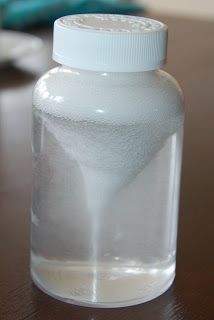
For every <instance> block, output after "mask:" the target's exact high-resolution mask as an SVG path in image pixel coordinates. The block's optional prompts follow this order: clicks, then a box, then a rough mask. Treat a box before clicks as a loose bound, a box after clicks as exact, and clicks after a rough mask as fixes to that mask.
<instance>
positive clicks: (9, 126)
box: [0, 17, 214, 320]
mask: <svg viewBox="0 0 214 320" xmlns="http://www.w3.org/2000/svg"><path fill="white" fill-rule="evenodd" d="M160 19H162V20H163V21H164V22H166V23H167V24H168V25H169V29H170V37H169V55H168V56H169V59H168V65H167V68H166V69H167V70H168V71H169V72H170V73H172V74H173V75H175V77H176V78H177V79H178V80H179V81H180V83H181V85H182V87H183V89H184V92H185V96H186V123H185V140H184V157H183V174H182V186H181V204H180V224H179V235H178V255H177V276H176V280H175V282H174V284H173V286H172V287H171V288H170V289H169V290H168V291H167V292H166V293H165V294H163V295H162V296H161V297H159V298H157V299H155V300H153V301H151V302H148V303H145V304H142V305H138V306H134V307H129V308H120V309H92V308H83V307H78V306H72V305H68V304H65V303H62V302H59V301H56V300H54V299H52V298H50V297H49V296H47V295H45V294H44V293H42V292H41V291H40V290H38V289H37V288H36V287H35V286H34V285H33V284H32V282H31V278H30V274H29V239H30V228H29V227H30V188H31V147H30V131H31V124H30V119H31V94H32V88H33V85H34V83H35V81H36V79H37V78H38V77H39V76H40V75H41V74H42V73H44V72H45V71H46V70H48V69H49V68H50V67H52V65H53V62H51V33H50V31H47V30H37V31H36V32H34V33H36V34H38V35H40V36H41V37H42V38H43V39H45V47H44V49H43V50H41V52H40V53H38V54H37V55H36V56H34V57H33V58H29V59H26V60H23V61H21V62H20V63H19V65H18V66H17V67H8V68H5V69H4V70H2V69H1V70H0V90H1V95H0V257H1V258H0V319H1V320H24V319H25V320H43V319H44V320H79V319H81V320H82V319H84V320H113V319H115V320H153V319H154V320H159V319H160V320H183V319H185V320H211V319H214V308H213V305H214V276H213V273H214V251H213V246H214V230H213V225H214V218H213V217H214V22H213V23H212V22H203V21H196V20H188V19H180V18H170V17H160Z"/></svg>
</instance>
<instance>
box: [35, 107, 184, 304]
mask: <svg viewBox="0 0 214 320" xmlns="http://www.w3.org/2000/svg"><path fill="white" fill-rule="evenodd" d="M34 114H35V117H34V143H33V146H34V149H33V165H34V186H33V204H32V260H31V270H32V276H33V279H34V281H35V283H36V284H37V285H38V286H39V287H40V288H41V289H42V290H44V291H45V292H48V293H49V294H51V295H53V296H55V297H57V298H59V299H62V300H65V301H68V302H71V303H77V304H83V305H91V304H93V305H96V306H98V307H99V306H106V307H111V306H123V305H132V304H136V303H140V302H143V301H147V300H150V299H152V298H154V297H156V296H158V295H160V294H161V293H162V292H164V291H165V290H166V289H167V288H168V287H169V285H170V284H171V282H172V281H173V279H174V274H175V250H176V233H177V232H176V230H177V209H178V195H179V177H180V155H181V142H182V141H181V140H182V131H181V126H182V119H181V117H175V118H174V119H170V121H165V123H158V122H156V123H155V122H153V123H149V124H144V125H143V124H136V123H135V124H127V125H126V124H123V125H120V126H117V125H116V124H114V123H111V124H109V123H108V124H104V123H102V124H101V123H93V122H90V123H89V122H84V121H79V122H75V121H71V120H65V119H61V118H56V117H53V116H50V115H47V114H45V115H44V114H43V115H42V114H41V112H40V111H36V112H35V113H34Z"/></svg>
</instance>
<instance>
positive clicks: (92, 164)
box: [37, 112, 180, 213]
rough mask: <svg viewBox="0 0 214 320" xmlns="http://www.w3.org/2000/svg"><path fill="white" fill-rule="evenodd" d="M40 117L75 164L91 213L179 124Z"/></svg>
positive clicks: (105, 202)
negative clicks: (98, 121)
mask: <svg viewBox="0 0 214 320" xmlns="http://www.w3.org/2000/svg"><path fill="white" fill-rule="evenodd" d="M37 117H40V112H38V113H37ZM42 117H43V124H44V126H45V128H46V130H48V132H49V133H50V134H51V135H53V137H54V138H55V140H57V142H58V143H59V145H60V147H61V149H62V150H63V151H64V152H65V153H66V157H67V158H69V159H70V160H71V161H75V162H76V163H78V166H79V172H81V174H82V177H81V178H82V179H83V182H84V183H83V184H84V190H83V192H84V193H85V200H86V203H87V206H88V209H89V211H90V212H91V213H93V212H94V213H98V212H100V211H101V210H103V209H105V208H106V207H107V205H108V204H109V203H110V202H111V201H112V200H113V198H114V197H115V195H116V194H117V193H118V192H119V191H120V190H121V189H122V188H124V187H125V186H126V185H128V184H129V183H130V182H132V181H133V179H134V178H135V177H136V176H137V175H138V174H139V173H140V172H141V170H143V168H144V167H145V166H146V164H147V163H148V162H149V161H150V160H151V159H152V158H153V157H154V156H155V155H156V153H157V152H158V151H159V150H160V149H161V148H162V147H163V144H164V142H165V140H166V139H167V137H168V136H169V135H171V134H172V133H173V132H174V131H175V130H176V128H177V127H178V125H179V123H180V120H179V119H176V118H175V119H170V120H166V121H163V120H162V121H160V122H158V121H154V122H152V123H144V124H136V123H135V124H134V123H133V124H130V123H129V124H122V125H117V123H108V124H106V123H97V122H88V121H78V122H77V121H76V122H75V121H71V120H66V119H63V118H56V117H53V116H49V115H47V114H46V115H44V114H43V115H42ZM176 123H177V125H176Z"/></svg>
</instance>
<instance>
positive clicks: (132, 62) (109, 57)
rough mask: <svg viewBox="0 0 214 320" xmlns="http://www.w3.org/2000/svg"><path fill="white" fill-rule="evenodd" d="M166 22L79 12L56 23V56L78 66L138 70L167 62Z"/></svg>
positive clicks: (101, 69)
mask: <svg viewBox="0 0 214 320" xmlns="http://www.w3.org/2000/svg"><path fill="white" fill-rule="evenodd" d="M166 47H167V26H166V25H165V24H163V23H162V22H160V21H156V20H153V19H148V18H142V17H135V16H124V15H113V14H79V15H71V16H65V17H62V18H60V19H58V20H56V21H55V23H54V41H53V59H54V60H55V61H56V62H58V63H60V64H63V65H66V66H70V67H73V68H78V69H86V70H94V71H108V72H137V71H147V70H154V69H157V68H159V67H161V66H163V65H164V64H165V62H166Z"/></svg>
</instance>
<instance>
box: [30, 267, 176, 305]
mask: <svg viewBox="0 0 214 320" xmlns="http://www.w3.org/2000/svg"><path fill="white" fill-rule="evenodd" d="M31 277H32V280H33V283H34V284H35V285H36V286H37V288H39V289H40V290H41V291H43V292H44V293H46V294H47V295H49V296H50V297H52V298H54V299H57V300H59V301H62V302H65V303H69V304H73V305H77V306H82V307H89V308H123V307H131V306H135V305H138V304H142V303H145V302H148V301H150V300H153V299H155V298H158V297H159V296H161V295H162V294H163V293H164V292H166V291H167V290H168V289H169V288H170V287H171V285H172V284H173V281H174V279H175V275H174V276H173V277H172V278H171V279H170V280H169V281H168V282H167V283H166V284H165V286H164V287H162V288H161V290H159V291H158V292H157V290H156V291H154V292H153V293H151V294H150V295H148V296H145V297H143V298H139V299H133V300H128V301H118V302H108V303H107V302H99V303H98V302H87V301H80V300H76V299H71V298H63V297H61V296H58V295H56V294H54V293H52V292H50V291H48V290H47V289H46V288H45V287H43V286H42V285H41V284H40V283H39V282H38V281H37V280H36V278H35V277H34V275H33V273H32V274H31Z"/></svg>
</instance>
